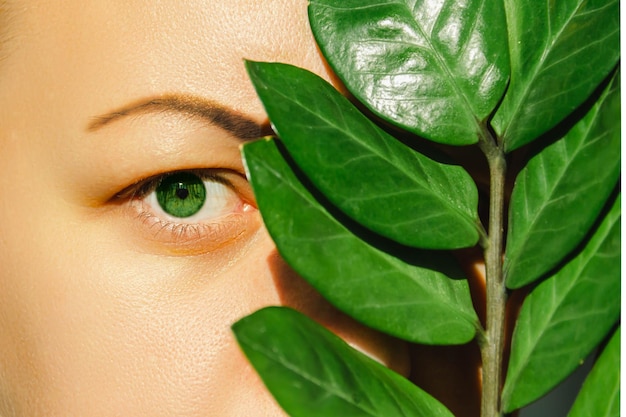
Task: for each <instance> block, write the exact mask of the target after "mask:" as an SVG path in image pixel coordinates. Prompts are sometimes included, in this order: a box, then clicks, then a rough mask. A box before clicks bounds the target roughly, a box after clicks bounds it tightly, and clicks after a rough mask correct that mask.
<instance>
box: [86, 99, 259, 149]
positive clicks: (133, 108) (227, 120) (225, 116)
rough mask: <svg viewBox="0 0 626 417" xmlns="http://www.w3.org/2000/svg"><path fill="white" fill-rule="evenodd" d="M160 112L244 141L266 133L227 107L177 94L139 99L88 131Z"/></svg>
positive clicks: (98, 120) (102, 118)
mask: <svg viewBox="0 0 626 417" xmlns="http://www.w3.org/2000/svg"><path fill="white" fill-rule="evenodd" d="M159 111H174V112H177V113H183V114H187V115H190V116H195V117H200V118H202V119H204V120H206V121H208V122H209V123H210V124H213V125H217V126H219V127H221V128H222V129H225V130H227V131H229V132H230V133H232V134H234V135H235V136H237V137H238V138H240V139H243V140H250V139H258V138H260V137H261V136H263V132H264V130H265V129H264V127H263V126H262V125H261V124H259V123H257V122H255V121H253V120H252V119H250V118H248V117H246V116H244V115H243V114H241V113H239V112H236V111H235V110H232V109H229V108H228V107H225V106H223V105H220V104H218V103H215V102H213V101H210V100H206V99H203V98H200V97H195V96H186V95H178V94H169V95H164V96H159V97H154V98H148V99H143V100H139V101H137V102H135V103H131V104H129V105H126V106H124V107H122V108H120V109H117V110H114V111H112V112H110V113H106V114H103V115H100V116H96V117H94V118H93V120H92V121H91V122H90V123H89V124H88V126H87V130H88V131H90V132H93V131H96V130H98V129H100V128H102V127H104V126H106V125H108V124H110V123H112V122H114V121H116V120H119V119H121V118H123V117H126V116H132V115H137V114H147V113H152V112H159Z"/></svg>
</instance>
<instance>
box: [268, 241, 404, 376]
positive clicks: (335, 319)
mask: <svg viewBox="0 0 626 417" xmlns="http://www.w3.org/2000/svg"><path fill="white" fill-rule="evenodd" d="M267 261H268V265H269V270H270V272H271V274H272V278H273V280H274V286H275V288H276V291H277V294H278V297H279V299H280V302H281V304H282V305H284V306H287V307H291V308H293V309H295V310H298V311H300V312H302V313H304V314H305V315H307V316H308V317H310V318H312V319H313V320H315V321H317V322H318V323H320V324H321V325H323V326H324V327H326V328H327V329H329V330H330V331H332V332H333V333H335V334H336V335H338V336H339V337H341V338H342V339H343V340H345V341H346V342H347V343H348V344H350V345H351V346H352V347H354V348H355V349H357V350H359V351H361V352H363V353H365V354H366V355H368V356H370V357H372V358H374V359H376V360H377V361H378V362H381V363H383V364H384V365H386V366H387V367H389V368H391V369H393V370H394V371H396V372H398V373H400V374H402V375H404V376H408V374H409V373H410V367H411V364H410V355H409V349H408V344H407V343H405V342H403V341H400V340H397V339H395V338H393V337H391V336H388V335H384V334H382V333H380V332H378V331H376V330H373V329H371V328H369V327H367V326H365V325H363V324H361V323H359V322H357V321H356V320H354V319H353V318H351V317H349V316H347V315H346V314H344V313H342V312H341V311H339V310H338V309H337V308H335V307H334V306H332V305H331V304H330V303H329V302H328V301H326V300H325V299H324V298H323V297H322V296H321V295H320V294H319V293H318V292H317V291H316V290H315V289H314V288H313V287H312V286H311V285H310V284H309V283H307V282H306V281H305V280H304V279H303V278H302V277H300V276H299V275H298V274H297V273H296V272H295V271H294V270H293V269H291V267H290V266H289V265H288V264H287V263H286V262H285V261H284V260H283V259H282V258H281V257H280V255H279V254H278V253H277V252H276V251H273V252H272V253H271V254H270V256H268V259H267Z"/></svg>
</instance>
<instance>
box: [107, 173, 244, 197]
mask: <svg viewBox="0 0 626 417" xmlns="http://www.w3.org/2000/svg"><path fill="white" fill-rule="evenodd" d="M178 172H191V173H193V174H195V175H197V176H198V177H199V178H201V179H202V180H203V181H204V180H208V179H210V180H213V181H215V182H219V183H221V184H224V185H226V186H228V187H230V188H232V189H233V190H235V185H234V184H233V183H232V181H229V180H228V179H227V178H226V177H225V176H224V175H220V174H219V172H231V173H232V174H233V175H239V176H240V174H239V173H237V172H235V171H231V170H226V169H216V168H203V169H181V170H174V171H168V172H164V173H161V174H156V175H152V176H150V177H148V178H144V179H142V180H139V181H137V182H135V183H133V184H131V185H130V186H128V187H126V188H125V189H123V190H122V191H120V192H119V193H117V194H115V199H116V200H126V199H134V198H140V197H145V196H146V195H147V194H148V193H150V192H152V191H154V189H155V188H156V187H157V185H158V182H159V180H161V179H163V178H165V177H167V176H170V175H174V174H176V173H178Z"/></svg>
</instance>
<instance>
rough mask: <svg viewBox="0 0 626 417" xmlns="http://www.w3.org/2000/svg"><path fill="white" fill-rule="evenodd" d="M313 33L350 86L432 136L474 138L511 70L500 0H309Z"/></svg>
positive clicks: (461, 141)
mask: <svg viewBox="0 0 626 417" xmlns="http://www.w3.org/2000/svg"><path fill="white" fill-rule="evenodd" d="M309 20H310V22H311V28H312V29H313V34H314V35H315V38H316V39H317V42H318V44H319V46H320V48H321V50H322V52H323V53H324V56H325V58H326V59H327V60H328V62H329V63H330V65H331V66H332V68H333V69H334V71H335V72H336V73H337V74H338V75H339V77H340V78H341V79H342V81H343V82H344V84H345V85H346V86H347V87H348V90H350V92H351V93H352V94H354V95H355V96H356V98H357V99H359V101H361V102H362V103H364V104H365V105H366V106H367V107H368V108H369V109H371V110H372V111H373V112H374V113H375V114H377V115H379V116H381V117H382V118H384V119H386V120H389V121H391V122H392V123H395V124H397V125H399V126H401V127H403V128H405V129H407V130H409V131H411V132H414V133H417V134H418V135H420V136H423V137H426V138H428V139H430V140H433V141H436V142H440V143H447V144H452V145H465V144H471V143H475V142H477V140H478V137H479V135H480V134H481V131H482V127H481V122H482V121H484V120H485V119H486V118H487V116H489V114H491V112H492V111H493V110H494V108H495V106H496V105H497V103H498V101H499V100H500V99H501V97H502V95H503V93H504V89H505V87H506V82H507V79H508V76H509V57H508V46H507V42H506V19H505V15H504V7H503V4H502V1H500V0H478V1H470V0H462V1H459V0H441V1H419V2H416V1H413V0H411V1H409V0H395V1H381V0H349V1H346V0H312V1H311V2H310V5H309Z"/></svg>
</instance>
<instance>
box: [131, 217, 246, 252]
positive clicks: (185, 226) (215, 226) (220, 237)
mask: <svg viewBox="0 0 626 417" xmlns="http://www.w3.org/2000/svg"><path fill="white" fill-rule="evenodd" d="M251 214H252V212H251V211H245V212H243V213H232V214H229V215H226V216H223V217H222V218H220V219H216V221H213V222H210V223H176V222H170V221H167V220H164V219H161V218H159V217H157V216H155V215H154V214H152V213H150V212H146V211H144V212H140V213H137V214H136V216H135V221H137V220H138V222H139V223H140V226H139V227H141V228H142V229H144V231H145V233H146V237H147V239H148V240H151V241H153V242H155V243H158V244H159V245H161V246H165V247H166V248H167V249H168V252H169V253H171V254H174V255H198V254H202V253H207V252H211V251H215V250H218V249H221V248H222V247H225V246H227V245H229V244H232V243H233V242H235V241H237V240H239V239H240V238H241V237H243V236H244V235H246V234H249V233H250V232H252V231H253V230H254V229H255V228H256V226H255V222H254V220H253V217H255V216H251Z"/></svg>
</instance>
